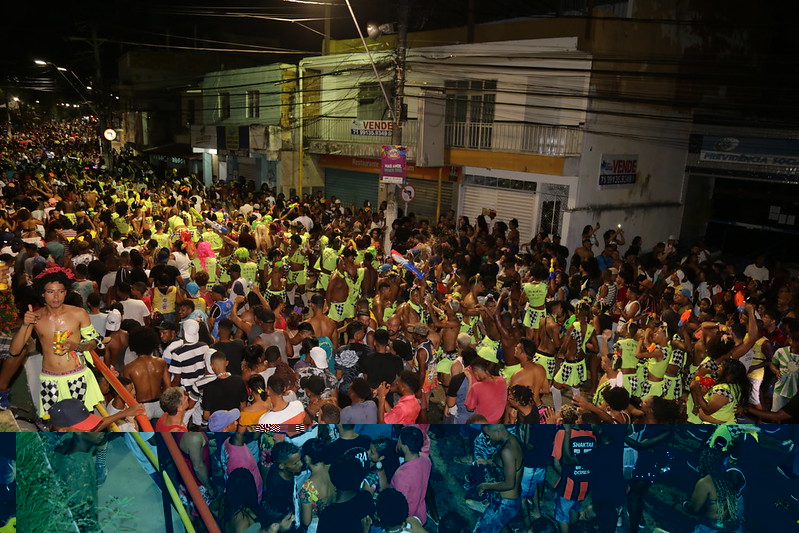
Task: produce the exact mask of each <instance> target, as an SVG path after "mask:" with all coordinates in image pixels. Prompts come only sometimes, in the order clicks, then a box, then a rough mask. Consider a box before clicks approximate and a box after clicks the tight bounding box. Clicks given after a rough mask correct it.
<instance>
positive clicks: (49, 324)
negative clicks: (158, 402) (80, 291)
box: [9, 265, 103, 419]
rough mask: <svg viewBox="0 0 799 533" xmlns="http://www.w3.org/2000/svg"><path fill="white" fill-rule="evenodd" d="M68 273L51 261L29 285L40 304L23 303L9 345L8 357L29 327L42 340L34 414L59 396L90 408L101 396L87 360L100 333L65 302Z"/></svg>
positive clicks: (23, 341)
mask: <svg viewBox="0 0 799 533" xmlns="http://www.w3.org/2000/svg"><path fill="white" fill-rule="evenodd" d="M73 278H74V276H73V274H72V271H70V270H68V269H65V268H61V267H58V266H55V265H53V266H50V267H49V268H46V269H45V270H43V271H42V272H41V273H40V274H39V275H38V276H36V278H35V279H34V291H35V293H36V294H37V296H38V297H39V298H40V299H41V300H43V302H44V305H43V306H42V307H39V308H37V309H34V307H33V305H28V310H27V312H26V313H25V315H24V317H23V321H22V327H21V328H19V330H18V331H17V332H16V333H15V334H14V337H13V338H12V340H11V346H10V347H9V352H10V354H11V356H12V357H18V356H20V355H22V353H23V351H24V350H25V345H26V344H27V342H28V340H29V339H30V337H31V334H32V333H33V332H34V330H35V331H36V334H37V336H38V338H39V339H40V341H41V347H42V354H43V356H44V359H43V361H42V372H41V374H40V375H39V381H40V383H41V394H40V406H39V416H40V417H42V418H43V419H45V418H47V417H48V412H49V410H50V408H51V407H52V406H53V405H55V404H56V403H57V402H59V401H60V400H65V399H67V398H75V399H77V400H80V401H81V402H83V404H84V405H85V406H86V409H87V410H89V411H92V410H94V406H95V405H97V404H98V403H100V402H102V401H103V395H102V393H101V392H100V387H99V385H98V384H97V380H96V379H95V377H94V374H93V373H92V371H91V370H90V369H89V367H88V366H87V365H86V362H87V361H89V362H91V361H92V359H91V355H90V354H89V352H90V351H91V350H94V349H95V348H97V347H101V346H102V343H101V342H100V340H99V339H100V336H99V334H98V333H97V331H96V330H95V329H94V327H93V326H92V323H91V320H90V319H89V314H88V313H87V312H86V310H85V309H83V308H82V307H75V306H72V305H66V304H65V303H64V299H65V298H66V296H67V290H68V287H71V286H72V280H73Z"/></svg>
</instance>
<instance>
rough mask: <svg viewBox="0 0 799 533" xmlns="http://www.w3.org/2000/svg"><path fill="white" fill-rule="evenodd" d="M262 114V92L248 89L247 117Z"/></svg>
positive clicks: (255, 116)
mask: <svg viewBox="0 0 799 533" xmlns="http://www.w3.org/2000/svg"><path fill="white" fill-rule="evenodd" d="M260 116H261V93H260V92H259V91H247V118H258V117H260Z"/></svg>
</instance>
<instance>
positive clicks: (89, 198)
mask: <svg viewBox="0 0 799 533" xmlns="http://www.w3.org/2000/svg"><path fill="white" fill-rule="evenodd" d="M83 199H84V200H85V201H86V205H88V206H89V209H91V210H92V211H94V210H95V208H96V207H97V193H96V192H95V191H93V190H88V191H84V192H83Z"/></svg>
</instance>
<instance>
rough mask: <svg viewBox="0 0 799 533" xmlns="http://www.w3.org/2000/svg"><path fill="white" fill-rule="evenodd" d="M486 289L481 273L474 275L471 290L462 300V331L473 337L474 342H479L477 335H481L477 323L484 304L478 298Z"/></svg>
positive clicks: (471, 280)
mask: <svg viewBox="0 0 799 533" xmlns="http://www.w3.org/2000/svg"><path fill="white" fill-rule="evenodd" d="M485 290H486V286H485V283H484V282H483V280H482V278H481V277H480V275H479V274H478V275H476V276H473V277H472V278H471V279H469V292H468V293H466V295H465V296H464V297H463V299H462V300H461V313H462V314H463V324H462V325H461V333H466V334H467V335H469V336H470V337H471V339H472V344H477V335H479V331H478V327H477V323H478V322H479V320H480V308H481V307H482V305H480V304H479V303H478V300H477V298H479V297H480V295H482V294H483V293H484V292H485Z"/></svg>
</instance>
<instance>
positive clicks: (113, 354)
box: [103, 309, 128, 371]
mask: <svg viewBox="0 0 799 533" xmlns="http://www.w3.org/2000/svg"><path fill="white" fill-rule="evenodd" d="M121 326H122V313H120V312H119V310H118V309H112V310H111V311H109V313H108V317H106V320H105V328H106V334H107V335H108V338H107V339H106V340H107V341H108V342H106V344H105V352H104V353H103V361H105V362H106V363H107V364H108V366H110V367H111V368H115V369H116V370H117V371H119V370H122V367H123V366H124V359H125V352H126V351H127V349H128V332H127V331H125V330H124V329H122V327H121Z"/></svg>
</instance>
